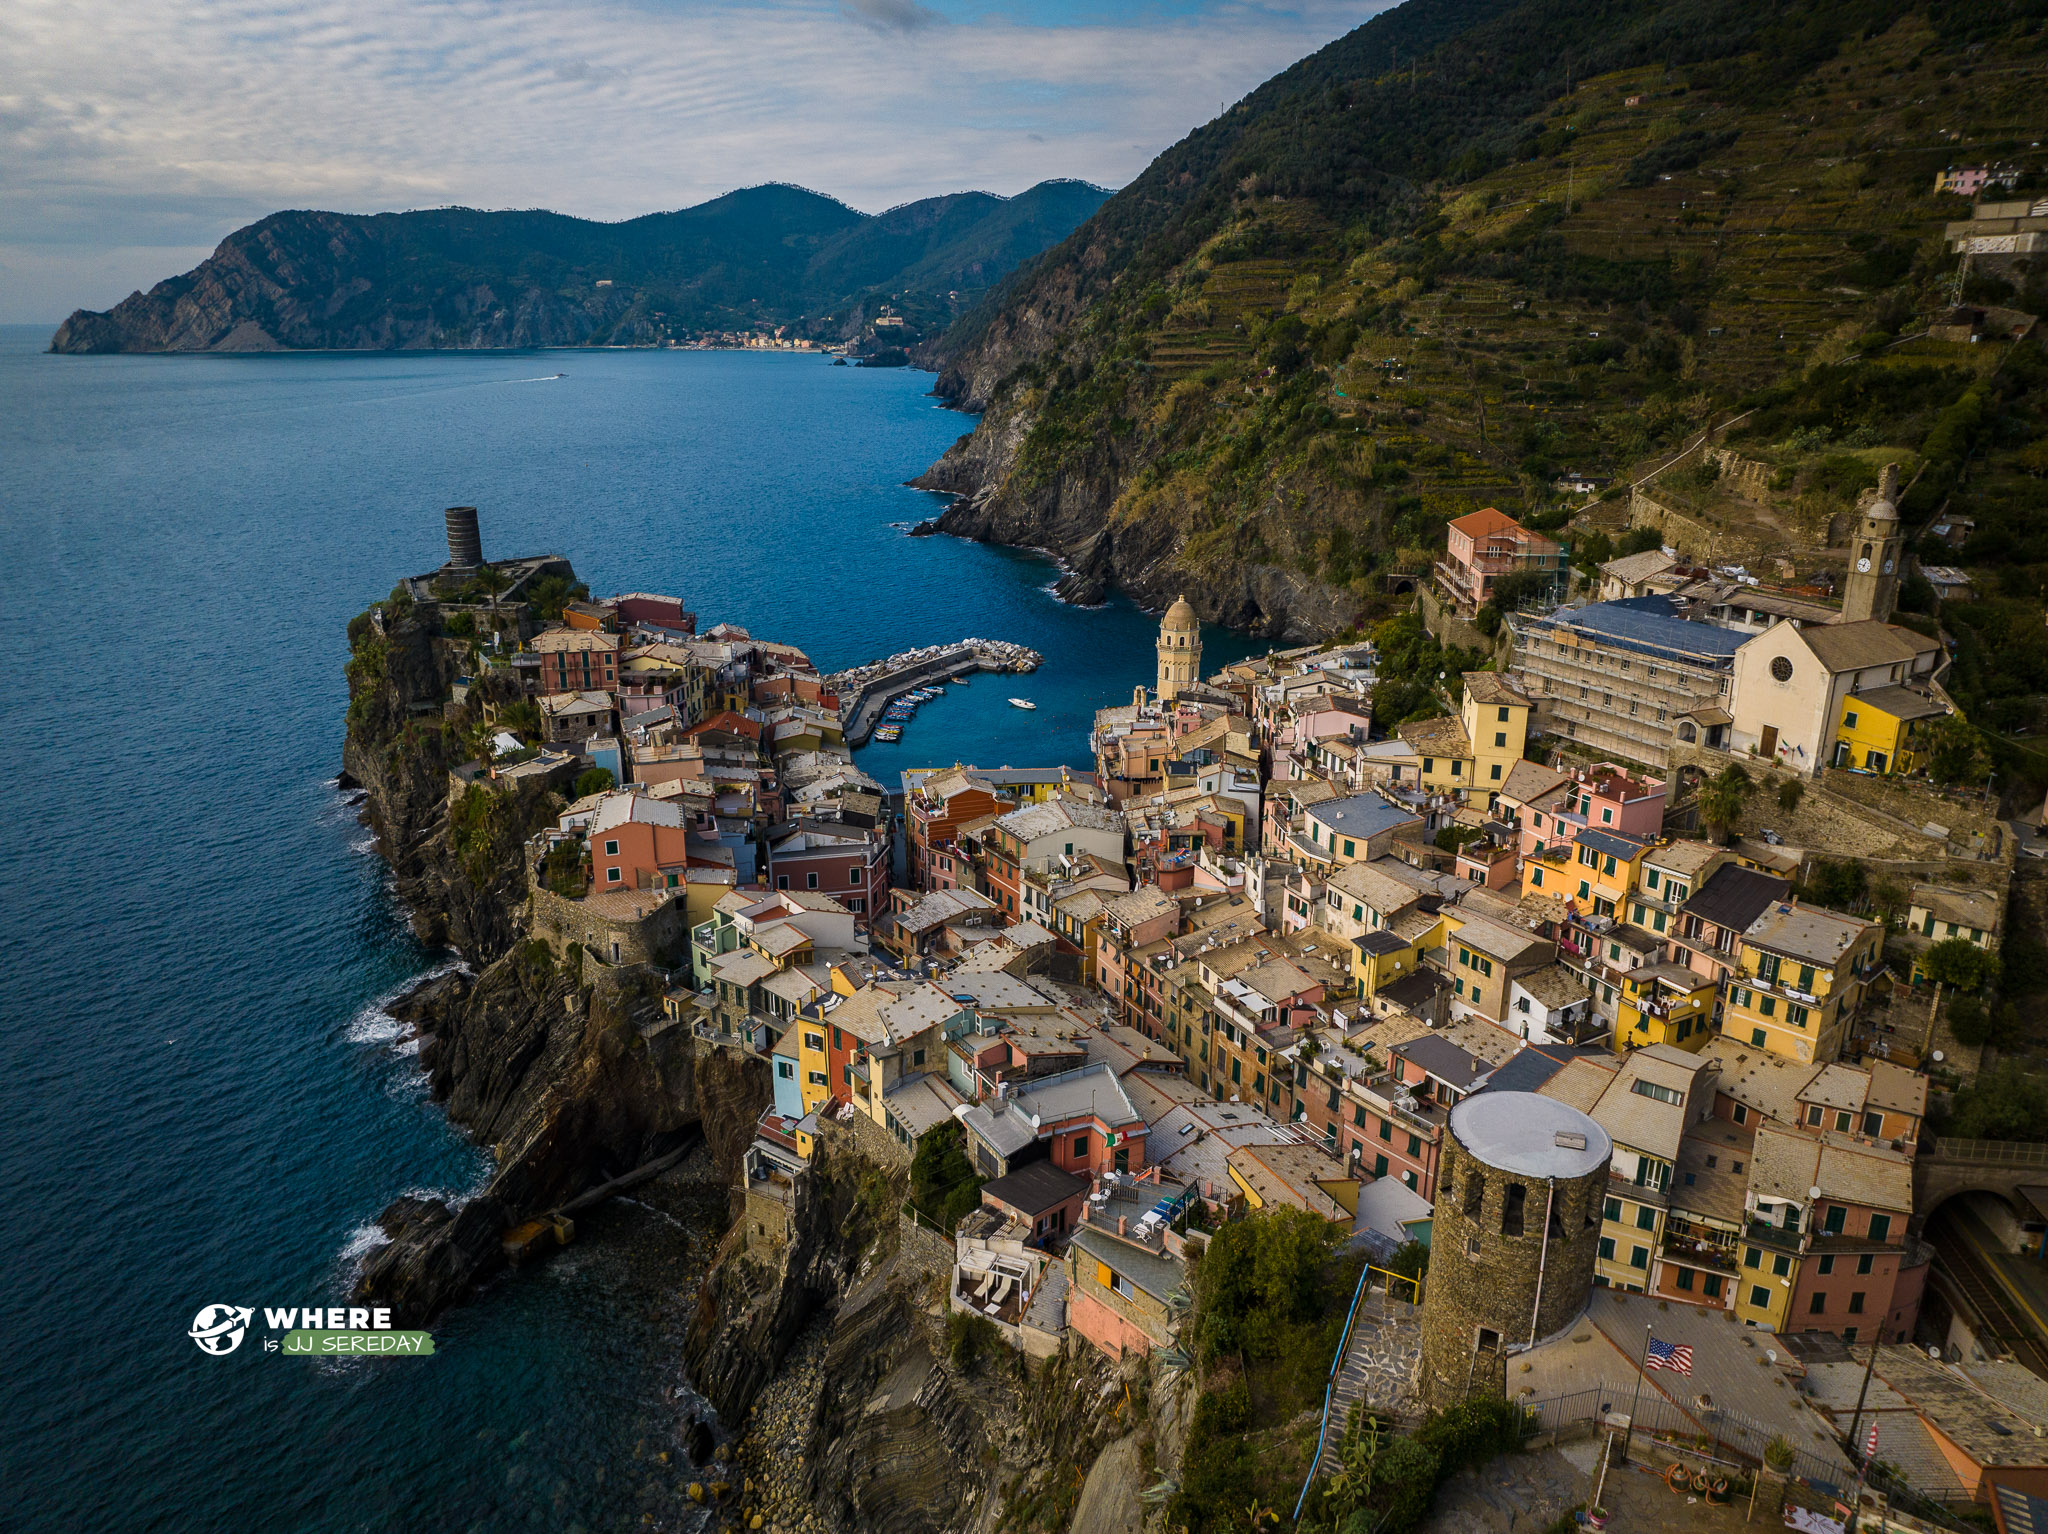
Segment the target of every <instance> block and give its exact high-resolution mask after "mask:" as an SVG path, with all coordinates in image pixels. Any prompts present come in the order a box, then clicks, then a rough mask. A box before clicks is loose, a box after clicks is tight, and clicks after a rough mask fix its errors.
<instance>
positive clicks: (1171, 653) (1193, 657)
mask: <svg viewBox="0 0 2048 1534" xmlns="http://www.w3.org/2000/svg"><path fill="white" fill-rule="evenodd" d="M1201 675H1202V623H1201V620H1200V619H1199V618H1197V617H1196V616H1195V610H1194V609H1193V608H1192V607H1190V606H1188V599H1187V598H1186V597H1175V598H1174V599H1173V606H1171V607H1169V608H1167V609H1166V616H1165V617H1164V618H1161V619H1160V620H1159V701H1160V702H1161V703H1171V702H1172V701H1173V700H1174V699H1175V698H1177V697H1179V696H1180V692H1181V689H1182V688H1184V687H1190V686H1192V685H1194V683H1195V682H1197V681H1198V680H1200V678H1201Z"/></svg>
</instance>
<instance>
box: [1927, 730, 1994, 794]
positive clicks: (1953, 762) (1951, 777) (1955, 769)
mask: <svg viewBox="0 0 2048 1534" xmlns="http://www.w3.org/2000/svg"><path fill="white" fill-rule="evenodd" d="M1980 740H1981V737H1980V736H1979V735H1978V733H1977V731H1976V728H1975V727H1974V726H1972V725H1970V724H1969V723H1967V722H1966V721H1965V720H1963V719H1962V718H1961V717H1959V716H1958V715H1955V714H1950V715H1949V716H1948V717H1947V718H1946V719H1942V720H1940V721H1939V722H1937V723H1936V724H1935V725H1934V727H1933V728H1932V729H1930V730H1929V731H1928V732H1927V774H1928V776H1929V777H1931V778H1933V779H1934V781H1935V782H1937V783H1943V784H1949V785H1954V784H1958V783H1962V784H1970V783H1981V782H1983V781H1984V777H1985V774H1987V773H1988V772H1990V770H1991V759H1990V758H1989V757H1987V756H1986V755H1985V754H1984V748H1983V746H1982V745H1981V744H1980Z"/></svg>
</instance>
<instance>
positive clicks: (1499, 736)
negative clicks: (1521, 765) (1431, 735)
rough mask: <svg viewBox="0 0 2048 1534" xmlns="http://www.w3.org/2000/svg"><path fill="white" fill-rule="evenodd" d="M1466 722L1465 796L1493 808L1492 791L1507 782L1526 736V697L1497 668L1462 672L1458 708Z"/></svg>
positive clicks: (1527, 715)
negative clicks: (1462, 692)
mask: <svg viewBox="0 0 2048 1534" xmlns="http://www.w3.org/2000/svg"><path fill="white" fill-rule="evenodd" d="M1459 720H1460V722H1461V723H1462V724H1463V725H1464V726H1465V739H1466V741H1467V743H1468V744H1467V751H1468V753H1469V755H1470V758H1471V765H1470V766H1468V767H1467V768H1466V769H1465V771H1466V772H1467V773H1468V774H1470V777H1469V780H1468V781H1467V782H1466V784H1465V789H1466V795H1467V799H1468V801H1469V802H1470V803H1473V804H1476V805H1478V806H1480V807H1481V808H1482V809H1490V808H1492V799H1493V795H1495V794H1497V793H1499V792H1500V790H1501V785H1502V784H1504V783H1506V782H1507V777H1508V774H1509V773H1510V772H1512V771H1514V767H1515V763H1517V762H1519V761H1520V760H1521V759H1522V749H1523V747H1524V746H1525V745H1527V744H1528V740H1529V700H1528V698H1527V697H1526V696H1524V695H1523V694H1522V693H1521V692H1520V691H1519V690H1518V689H1516V687H1515V686H1514V685H1513V684H1512V683H1510V682H1509V681H1508V680H1507V679H1506V678H1505V677H1503V676H1501V675H1500V673H1499V672H1496V671H1468V672H1466V673H1465V703H1464V707H1463V708H1462V709H1461V710H1460V711H1459Z"/></svg>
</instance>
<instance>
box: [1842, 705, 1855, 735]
mask: <svg viewBox="0 0 2048 1534" xmlns="http://www.w3.org/2000/svg"><path fill="white" fill-rule="evenodd" d="M1842 728H1843V729H1845V730H1853V729H1855V728H1856V710H1855V709H1853V708H1852V709H1850V710H1849V711H1848V712H1846V713H1845V714H1843V715H1842Z"/></svg>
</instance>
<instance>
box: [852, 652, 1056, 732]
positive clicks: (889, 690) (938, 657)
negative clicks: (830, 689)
mask: <svg viewBox="0 0 2048 1534" xmlns="http://www.w3.org/2000/svg"><path fill="white" fill-rule="evenodd" d="M1042 660H1043V657H1042V656H1040V655H1039V653H1038V652H1037V651H1036V650H1030V649H1026V648H1025V647H1024V646H1023V645H1020V644H1011V643H1009V642H1008V641H1006V640H999V639H963V640H961V641H960V642H959V643H957V644H950V645H930V646H927V647H925V648H924V649H921V650H906V651H905V652H904V653H903V654H901V655H891V656H889V657H888V658H887V659H886V660H879V661H875V662H872V663H871V664H869V665H866V666H856V667H854V668H853V669H851V670H849V671H842V672H839V673H838V674H837V675H835V676H832V677H829V678H827V681H829V682H830V683H832V684H833V685H835V686H836V687H837V689H838V691H839V696H840V700H841V701H840V704H839V722H840V726H841V728H842V729H844V730H845V732H846V743H847V745H849V746H864V745H866V744H867V743H868V740H869V739H870V737H872V736H873V735H874V733H875V726H876V725H878V724H880V723H881V721H882V715H883V714H884V713H886V712H887V711H888V708H889V705H890V704H891V703H894V702H895V701H896V700H897V699H898V698H900V697H902V696H903V695H904V694H905V693H908V692H915V691H916V690H917V689H918V688H920V687H929V686H933V685H935V684H938V683H941V682H950V681H953V680H954V679H955V678H958V677H963V676H972V675H973V674H974V673H975V672H977V671H992V672H996V673H999V674H1001V673H1009V674H1013V675H1015V674H1021V673H1023V672H1028V671H1036V670H1037V669H1038V667H1039V664H1040V662H1041V661H1042Z"/></svg>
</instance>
